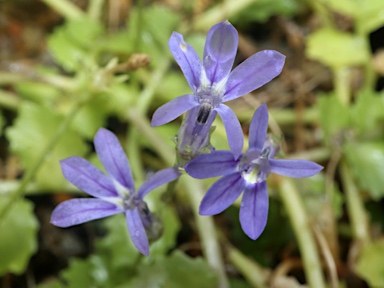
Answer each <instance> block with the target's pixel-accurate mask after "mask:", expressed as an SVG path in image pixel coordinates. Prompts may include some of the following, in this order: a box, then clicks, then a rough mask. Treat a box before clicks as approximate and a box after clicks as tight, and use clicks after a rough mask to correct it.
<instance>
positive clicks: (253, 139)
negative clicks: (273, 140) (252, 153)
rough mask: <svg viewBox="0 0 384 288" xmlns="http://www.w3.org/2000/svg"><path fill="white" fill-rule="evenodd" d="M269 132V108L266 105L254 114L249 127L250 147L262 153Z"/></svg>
mask: <svg viewBox="0 0 384 288" xmlns="http://www.w3.org/2000/svg"><path fill="white" fill-rule="evenodd" d="M267 131H268V108H267V105H266V104H265V103H264V104H263V105H261V106H260V107H259V108H257V110H256V112H255V114H253V117H252V121H251V124H250V126H249V136H248V141H249V147H250V148H254V149H257V150H258V151H262V149H263V145H264V141H265V137H266V135H267Z"/></svg>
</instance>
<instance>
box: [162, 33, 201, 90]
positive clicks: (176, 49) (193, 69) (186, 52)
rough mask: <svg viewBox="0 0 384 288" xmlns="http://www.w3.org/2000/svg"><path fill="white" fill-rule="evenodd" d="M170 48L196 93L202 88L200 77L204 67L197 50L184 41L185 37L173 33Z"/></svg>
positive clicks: (169, 43)
mask: <svg viewBox="0 0 384 288" xmlns="http://www.w3.org/2000/svg"><path fill="white" fill-rule="evenodd" d="M168 46H169V49H170V50H171V52H172V55H173V57H174V58H175V60H176V62H177V64H179V66H180V68H181V70H182V71H183V73H184V76H185V78H186V79H187V81H188V84H189V86H190V87H191V89H192V91H193V92H196V91H197V88H198V87H199V86H200V75H201V71H202V69H203V67H202V65H201V62H200V58H199V56H198V55H197V53H196V51H195V49H193V47H192V46H191V45H189V44H188V43H186V42H185V41H184V38H183V35H181V34H179V33H177V32H173V33H172V36H171V38H170V39H169V42H168Z"/></svg>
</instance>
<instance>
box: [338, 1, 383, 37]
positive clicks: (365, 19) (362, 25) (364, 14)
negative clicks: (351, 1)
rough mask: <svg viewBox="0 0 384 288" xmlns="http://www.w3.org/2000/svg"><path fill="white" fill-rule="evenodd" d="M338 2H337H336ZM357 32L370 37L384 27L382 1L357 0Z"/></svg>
mask: <svg viewBox="0 0 384 288" xmlns="http://www.w3.org/2000/svg"><path fill="white" fill-rule="evenodd" d="M335 2H337V1H335ZM357 2H358V3H359V5H358V7H357V8H358V10H357V11H356V16H357V19H356V22H355V23H356V27H357V30H358V31H360V32H361V33H363V34H366V35H367V36H368V34H369V33H371V32H373V31H375V30H377V29H379V28H380V27H382V26H383V25H384V2H383V1H382V0H370V1H365V0H357Z"/></svg>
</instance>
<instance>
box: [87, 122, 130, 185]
mask: <svg viewBox="0 0 384 288" xmlns="http://www.w3.org/2000/svg"><path fill="white" fill-rule="evenodd" d="M94 144H95V149H96V153H97V155H98V156H99V159H100V161H101V163H102V164H103V166H104V168H105V170H106V171H107V172H108V173H109V174H110V175H111V176H112V177H113V178H114V179H115V180H116V181H118V182H119V183H120V184H121V185H123V186H124V187H126V188H128V189H130V190H132V191H134V189H135V185H134V183H133V178H132V172H131V168H130V167H129V162H128V159H127V156H126V155H125V152H124V150H123V147H121V144H120V142H119V139H117V137H116V135H115V134H113V133H112V132H111V131H109V130H107V129H104V128H100V129H99V131H97V133H96V136H95V139H94Z"/></svg>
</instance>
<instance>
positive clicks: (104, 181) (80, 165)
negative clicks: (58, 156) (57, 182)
mask: <svg viewBox="0 0 384 288" xmlns="http://www.w3.org/2000/svg"><path fill="white" fill-rule="evenodd" d="M60 165H61V170H62V172H63V175H64V177H65V179H67V180H68V181H69V182H71V183H72V184H73V185H75V186H76V187H77V188H79V189H80V190H82V191H84V192H85V193H88V194H89V195H92V196H94V197H98V198H100V197H113V196H117V192H116V190H115V188H114V186H113V184H112V182H111V180H110V179H109V178H108V177H107V176H106V175H105V174H104V173H103V172H101V171H100V170H99V169H98V168H96V167H95V166H93V165H92V164H91V163H89V162H88V161H87V160H85V159H84V158H81V157H77V156H73V157H69V158H67V159H64V160H61V161H60Z"/></svg>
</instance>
